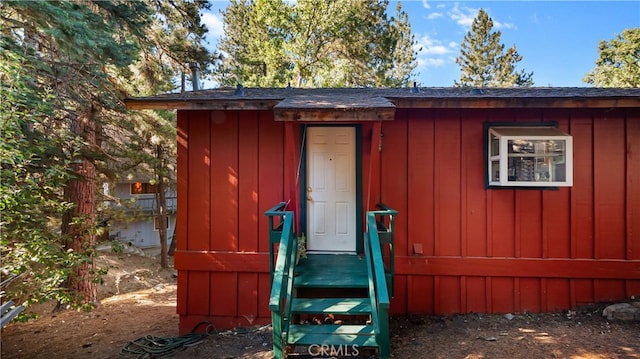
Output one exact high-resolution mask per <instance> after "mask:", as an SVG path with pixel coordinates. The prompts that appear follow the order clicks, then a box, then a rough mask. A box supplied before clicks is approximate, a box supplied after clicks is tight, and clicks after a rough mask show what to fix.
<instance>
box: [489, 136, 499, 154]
mask: <svg viewBox="0 0 640 359" xmlns="http://www.w3.org/2000/svg"><path fill="white" fill-rule="evenodd" d="M499 153H500V139H499V138H498V137H497V136H496V135H494V134H493V133H492V134H491V154H490V156H497V155H498V154H499Z"/></svg>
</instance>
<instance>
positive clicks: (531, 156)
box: [507, 139, 566, 182]
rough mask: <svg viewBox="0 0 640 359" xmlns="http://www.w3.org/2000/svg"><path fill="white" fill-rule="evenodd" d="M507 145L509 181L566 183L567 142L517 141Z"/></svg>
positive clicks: (510, 141)
mask: <svg viewBox="0 0 640 359" xmlns="http://www.w3.org/2000/svg"><path fill="white" fill-rule="evenodd" d="M507 143H508V146H507V147H508V148H509V162H508V168H509V181H516V182H521V181H522V182H552V181H555V182H558V181H565V179H566V166H565V165H564V163H565V147H566V141H565V140H547V139H545V140H526V139H525V140H522V139H517V140H509V141H508V142H507Z"/></svg>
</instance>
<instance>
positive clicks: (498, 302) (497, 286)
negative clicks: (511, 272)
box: [491, 278, 515, 313]
mask: <svg viewBox="0 0 640 359" xmlns="http://www.w3.org/2000/svg"><path fill="white" fill-rule="evenodd" d="M514 299H515V298H514V280H513V278H491V312H492V313H513V312H515V305H514Z"/></svg>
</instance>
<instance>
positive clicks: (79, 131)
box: [62, 108, 98, 305]
mask: <svg viewBox="0 0 640 359" xmlns="http://www.w3.org/2000/svg"><path fill="white" fill-rule="evenodd" d="M95 115H96V111H95V110H94V109H93V108H92V109H91V110H90V111H89V113H88V114H86V115H81V116H78V117H77V118H74V119H72V120H71V125H70V127H71V132H72V133H73V134H74V135H75V136H78V137H79V138H81V139H82V140H83V142H84V146H83V149H82V150H81V153H83V152H85V151H86V150H87V146H88V147H89V148H91V149H93V148H95V147H96V146H97V136H96V128H97V125H96V122H95V119H94V116H95ZM70 171H71V173H72V177H71V178H70V179H69V180H68V181H67V184H66V186H65V188H64V198H65V201H67V202H70V203H73V204H74V206H73V208H71V209H69V210H68V211H67V212H66V213H65V214H64V216H63V218H62V233H63V234H64V235H65V237H66V238H67V242H66V248H65V249H67V250H70V249H71V250H73V252H74V253H76V254H79V255H81V256H82V257H83V258H84V260H82V261H81V262H80V263H79V264H78V265H77V266H76V267H75V268H72V270H71V273H70V275H69V278H68V280H67V288H68V289H69V290H70V291H71V292H72V294H75V295H76V296H77V299H78V301H79V302H80V303H81V304H88V305H97V304H98V294H97V288H96V283H95V280H94V279H95V263H94V257H95V252H94V247H95V227H96V226H95V205H96V183H95V180H96V167H95V163H94V161H93V160H92V159H91V158H89V156H85V155H80V156H78V157H77V158H75V160H74V161H73V162H72V164H71V166H70Z"/></svg>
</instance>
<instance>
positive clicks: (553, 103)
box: [389, 97, 640, 109]
mask: <svg viewBox="0 0 640 359" xmlns="http://www.w3.org/2000/svg"><path fill="white" fill-rule="evenodd" d="M389 100H391V101H392V102H393V103H394V104H395V105H396V107H397V108H453V109H463V108H471V109H473V108H478V109H487V108H640V98H633V97H629V98H624V97H623V98H620V97H617V98H561V97H553V98H535V97H512V98H499V97H496V98H481V97H477V98H449V97H441V98H418V97H396V98H389Z"/></svg>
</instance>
